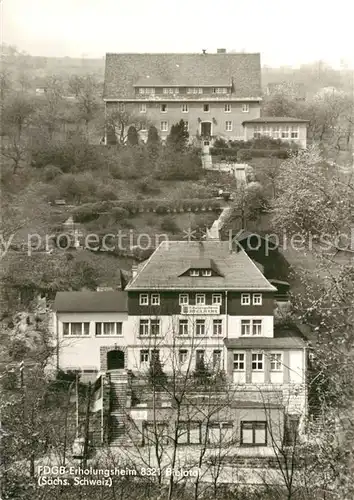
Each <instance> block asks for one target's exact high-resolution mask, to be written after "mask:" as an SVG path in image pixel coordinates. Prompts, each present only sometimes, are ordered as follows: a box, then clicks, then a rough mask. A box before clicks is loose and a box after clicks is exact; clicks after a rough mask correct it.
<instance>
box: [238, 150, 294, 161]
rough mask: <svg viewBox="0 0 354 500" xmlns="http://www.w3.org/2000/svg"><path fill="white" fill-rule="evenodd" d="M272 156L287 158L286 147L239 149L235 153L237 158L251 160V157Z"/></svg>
mask: <svg viewBox="0 0 354 500" xmlns="http://www.w3.org/2000/svg"><path fill="white" fill-rule="evenodd" d="M269 156H273V157H275V158H282V159H286V158H289V151H288V150H287V149H240V150H239V151H238V154H237V158H238V159H239V160H252V158H265V157H269Z"/></svg>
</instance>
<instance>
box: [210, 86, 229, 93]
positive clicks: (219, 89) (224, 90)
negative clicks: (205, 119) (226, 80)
mask: <svg viewBox="0 0 354 500" xmlns="http://www.w3.org/2000/svg"><path fill="white" fill-rule="evenodd" d="M213 94H227V87H215V88H213Z"/></svg>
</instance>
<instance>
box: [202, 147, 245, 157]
mask: <svg viewBox="0 0 354 500" xmlns="http://www.w3.org/2000/svg"><path fill="white" fill-rule="evenodd" d="M209 151H210V154H211V156H237V152H238V151H239V149H238V148H210V150H209Z"/></svg>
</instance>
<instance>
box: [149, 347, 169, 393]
mask: <svg viewBox="0 0 354 500" xmlns="http://www.w3.org/2000/svg"><path fill="white" fill-rule="evenodd" d="M148 378H149V382H150V384H151V385H152V386H153V387H154V388H155V389H158V388H160V389H163V388H164V387H165V386H166V382H167V376H166V374H165V372H164V371H163V368H162V364H161V360H160V356H159V355H158V353H154V352H153V353H152V356H151V359H150V366H149V373H148Z"/></svg>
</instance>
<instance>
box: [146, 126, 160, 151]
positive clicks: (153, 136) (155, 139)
mask: <svg viewBox="0 0 354 500" xmlns="http://www.w3.org/2000/svg"><path fill="white" fill-rule="evenodd" d="M146 144H147V145H148V146H154V145H158V144H160V137H159V133H158V131H157V128H156V127H154V125H151V127H149V130H148V137H147V143H146Z"/></svg>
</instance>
